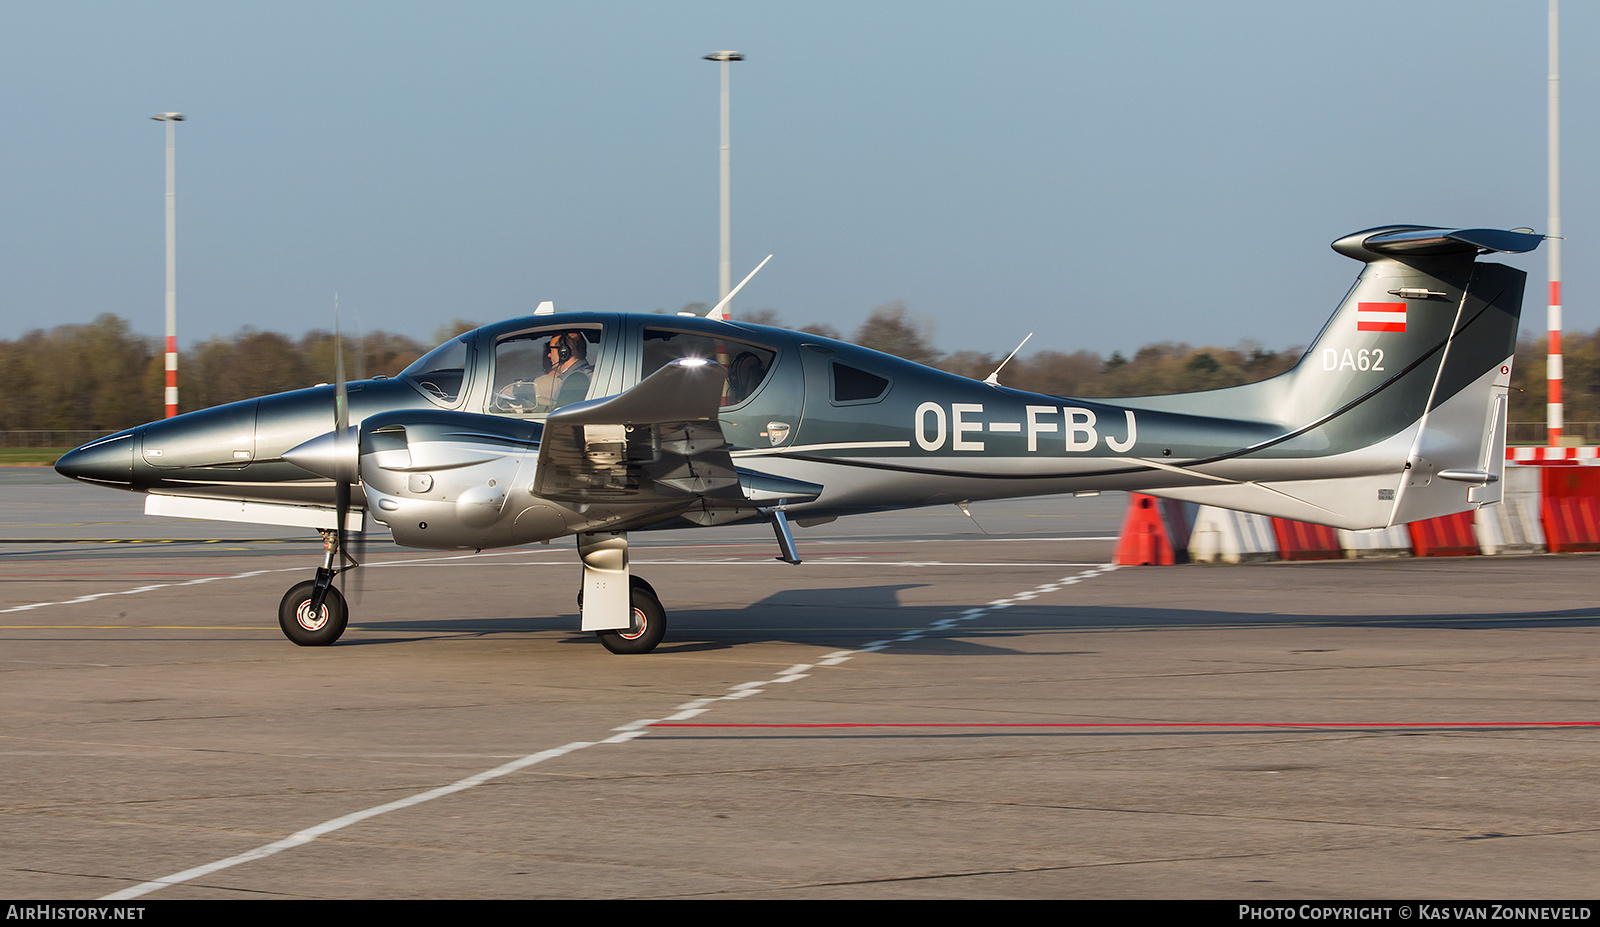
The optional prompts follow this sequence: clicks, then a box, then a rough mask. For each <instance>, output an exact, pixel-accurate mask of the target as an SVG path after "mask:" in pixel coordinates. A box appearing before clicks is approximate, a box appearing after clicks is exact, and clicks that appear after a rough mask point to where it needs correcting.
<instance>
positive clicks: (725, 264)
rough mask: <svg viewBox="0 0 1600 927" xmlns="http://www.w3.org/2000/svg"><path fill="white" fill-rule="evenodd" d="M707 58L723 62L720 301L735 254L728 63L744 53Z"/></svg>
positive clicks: (715, 54)
mask: <svg viewBox="0 0 1600 927" xmlns="http://www.w3.org/2000/svg"><path fill="white" fill-rule="evenodd" d="M705 60H707V61H720V62H722V256H721V260H720V261H719V262H718V264H717V299H718V300H719V301H720V300H721V299H722V298H723V297H725V296H727V295H728V291H729V290H731V289H733V256H732V246H731V245H730V244H729V238H730V237H731V232H730V229H731V227H732V224H733V222H732V219H731V215H732V209H731V207H730V206H729V199H730V194H729V189H730V187H731V184H730V182H729V179H728V172H729V171H728V165H729V156H728V152H729V146H728V63H729V62H732V61H743V60H744V55H742V54H740V53H738V52H736V51H719V52H712V53H711V54H709V55H706V56H705ZM724 315H726V310H724Z"/></svg>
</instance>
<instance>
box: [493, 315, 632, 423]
mask: <svg viewBox="0 0 1600 927" xmlns="http://www.w3.org/2000/svg"><path fill="white" fill-rule="evenodd" d="M604 334H605V332H604V330H603V329H602V327H601V326H598V325H576V326H574V325H567V326H560V327H552V328H541V329H536V330H533V331H524V332H514V333H512V334H508V335H503V336H501V337H500V339H499V340H497V341H496V342H495V346H494V395H493V396H492V397H491V398H490V400H489V411H490V412H492V413H495V414H497V415H527V416H531V417H533V418H535V419H543V418H544V417H545V416H547V415H549V414H550V413H551V412H553V411H555V410H556V409H559V408H561V407H562V406H565V405H569V404H571V403H574V402H578V401H580V400H583V399H587V398H589V397H590V395H591V393H592V392H593V390H594V387H595V379H596V378H595V375H594V374H595V369H594V361H596V360H598V359H599V358H600V349H601V345H602V339H603V336H604Z"/></svg>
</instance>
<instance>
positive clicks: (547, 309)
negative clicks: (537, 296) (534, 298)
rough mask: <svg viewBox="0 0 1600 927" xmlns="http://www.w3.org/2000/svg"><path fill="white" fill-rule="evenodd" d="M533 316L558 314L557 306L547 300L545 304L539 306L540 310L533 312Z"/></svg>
mask: <svg viewBox="0 0 1600 927" xmlns="http://www.w3.org/2000/svg"><path fill="white" fill-rule="evenodd" d="M533 314H534V315H555V314H556V304H555V303H553V302H551V301H550V300H548V299H547V300H545V301H544V302H542V303H540V304H539V308H537V309H535V310H533Z"/></svg>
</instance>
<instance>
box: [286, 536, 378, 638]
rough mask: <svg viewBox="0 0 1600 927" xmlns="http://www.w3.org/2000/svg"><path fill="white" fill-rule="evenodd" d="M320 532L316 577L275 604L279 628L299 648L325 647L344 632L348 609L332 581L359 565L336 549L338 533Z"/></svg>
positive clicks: (292, 587) (293, 588) (297, 586)
mask: <svg viewBox="0 0 1600 927" xmlns="http://www.w3.org/2000/svg"><path fill="white" fill-rule="evenodd" d="M320 530H321V532H322V566H320V567H318V568H317V578H316V579H314V580H307V581H306V582H303V583H296V584H294V585H293V586H291V587H290V588H289V591H288V592H286V593H284V596H283V601H281V602H279V603H278V627H280V628H282V629H283V634H284V636H285V637H287V638H289V640H292V641H294V642H295V643H296V644H299V645H300V646H302V647H326V646H328V645H329V644H331V643H333V642H334V641H336V640H338V639H339V636H340V635H341V634H343V633H344V629H345V625H346V623H348V621H349V620H350V608H349V606H348V605H346V604H345V600H344V594H343V593H341V592H340V591H339V589H338V587H336V586H334V585H333V578H334V577H335V576H338V575H339V574H340V573H343V572H344V571H345V570H349V569H353V568H355V567H358V566H360V565H361V564H359V563H357V562H356V561H355V559H354V558H353V557H351V556H350V555H349V554H348V553H346V552H345V551H343V550H341V549H340V548H339V538H338V532H336V531H334V530H332V529H330V528H323V529H320ZM335 563H338V564H339V565H338V566H335V565H334V564H335Z"/></svg>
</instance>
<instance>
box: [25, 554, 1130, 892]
mask: <svg viewBox="0 0 1600 927" xmlns="http://www.w3.org/2000/svg"><path fill="white" fill-rule="evenodd" d="M1115 569H1116V566H1115V565H1114V564H1096V565H1094V566H1091V567H1090V568H1089V569H1086V570H1083V571H1082V572H1080V573H1076V574H1073V575H1071V576H1064V577H1062V578H1061V579H1058V580H1055V581H1053V582H1048V583H1043V584H1041V585H1038V586H1035V587H1033V588H1032V589H1025V590H1022V591H1020V592H1016V593H1013V594H1012V595H1011V596H1008V597H1007V598H1003V599H996V600H994V601H993V602H990V603H988V604H987V605H980V606H978V607H976V608H969V609H967V610H966V611H964V612H962V613H961V614H960V615H957V616H956V617H954V618H940V619H939V620H937V621H934V622H931V623H930V624H929V625H928V626H927V627H925V628H912V629H909V630H906V631H903V632H901V633H900V634H899V635H897V636H895V637H891V638H885V639H883V640H881V641H873V642H872V643H870V644H865V645H863V646H862V647H860V648H859V649H857V650H835V651H833V652H832V653H827V654H823V655H822V656H821V657H820V658H818V659H817V662H815V663H797V664H795V665H794V666H791V667H789V668H787V669H785V670H783V671H781V672H779V673H777V674H776V675H775V676H773V678H771V679H761V680H754V681H751V682H741V683H739V684H738V685H735V686H731V687H729V692H728V694H727V695H719V696H712V697H708V698H697V699H694V700H692V701H689V702H685V703H684V704H682V705H679V706H677V708H675V709H674V714H670V715H667V716H666V717H664V718H640V719H638V720H635V721H629V722H628V723H626V724H620V725H618V726H616V727H614V728H612V729H611V730H612V731H613V733H612V735H611V736H610V737H607V738H605V739H603V740H597V741H586V740H578V741H573V742H572V743H569V744H564V745H562V746H560V747H553V748H551V749H549V750H541V751H539V752H538V753H530V754H528V755H527V756H524V757H521V758H519V759H515V760H512V761H511V762H509V763H504V764H502V765H500V766H496V767H494V768H493V769H488V770H484V771H483V772H481V773H477V774H476V775H472V776H468V777H466V778H465V779H458V780H456V781H455V782H452V783H450V784H449V785H443V786H440V787H438V788H436V789H429V790H428V791H426V792H418V793H417V794H415V795H411V796H409V797H407V798H402V799H399V800H397V801H392V802H388V803H386V804H382V805H377V806H375V807H372V808H367V809H365V810H363V811H353V812H351V813H350V814H346V815H343V816H342V817H337V818H334V819H332V820H331V821H324V822H322V823H321V824H317V825H315V826H313V827H308V828H306V829H305V830H302V831H298V832H296V833H293V834H290V835H289V836H287V837H285V838H283V839H282V840H277V841H274V842H272V843H268V844H266V845H264V846H259V847H256V848H255V849H253V850H249V851H247V852H244V853H240V854H239V855H237V856H230V857H228V858H227V859H219V860H217V861H216V862H212V863H206V864H205V865H202V866H195V867H194V868H192V869H185V870H183V871H182V872H177V873H173V874H172V875H169V876H166V877H165V878H161V879H154V880H152V881H149V882H142V883H140V884H138V885H134V886H132V887H130V888H125V889H123V890H122V891H119V892H113V893H112V894H110V895H106V896H105V897H103V898H101V899H100V900H101V901H126V900H128V899H131V898H140V897H142V896H144V895H148V894H150V893H151V892H155V891H159V890H161V889H163V888H168V887H170V886H173V885H180V884H182V883H184V882H189V881H192V880H194V879H198V878H200V877H202V876H206V875H210V874H211V873H214V872H220V871H222V870H224V869H230V868H232V867H234V866H238V865H240V864H242V863H248V862H253V861H255V860H258V859H265V858H266V857H268V856H274V855H276V854H278V853H282V852H283V851H284V850H290V849H293V848H295V847H298V846H303V845H305V844H307V843H310V842H311V841H313V840H315V839H317V838H318V837H321V836H323V835H324V834H331V833H333V832H334V831H336V830H342V829H344V828H346V827H349V826H350V825H352V824H357V823H359V822H361V821H365V820H367V819H368V818H374V817H377V816H378V815H380V814H388V813H389V812H391V811H399V810H401V809H403V808H410V807H412V806H414V805H420V804H422V803H423V802H428V801H433V800H434V799H435V798H443V797H445V796H446V795H454V794H456V793H457V792H464V791H466V790H467V789H470V788H472V787H474V786H478V785H482V784H483V783H485V782H488V781H490V780H492V779H498V778H499V777H501V776H505V775H509V774H510V773H514V772H517V771H518V770H522V769H526V768H528V767H529V766H533V765H535V764H537V763H543V762H544V761H545V760H553V759H555V758H556V757H560V756H565V755H567V754H568V753H572V752H574V751H576V750H582V749H584V748H585V747H593V746H597V745H599V744H620V743H626V742H627V741H630V740H633V739H635V738H638V737H643V736H644V735H646V734H648V733H649V728H650V726H651V725H654V724H659V723H661V722H663V721H687V720H689V719H690V718H696V717H699V716H700V715H703V714H705V713H706V712H708V711H710V710H711V709H712V708H713V707H715V706H716V704H717V703H718V702H732V701H738V700H740V699H746V698H750V697H751V696H755V695H760V694H762V693H763V692H765V691H767V688H768V687H770V686H774V685H782V684H783V683H789V682H797V681H799V680H801V679H805V678H807V677H808V676H810V675H811V673H810V670H813V669H815V668H817V667H819V666H838V665H839V664H841V663H844V662H845V661H847V660H849V659H851V658H852V657H854V656H856V655H857V654H860V653H877V652H879V651H883V650H887V649H888V648H890V647H893V646H894V645H895V644H899V643H906V642H909V641H915V640H920V639H922V638H923V637H925V636H927V635H928V634H929V633H930V632H935V633H937V632H940V631H948V630H950V629H951V628H954V627H956V626H957V625H958V624H960V623H961V622H963V621H972V620H974V619H977V618H981V617H983V616H985V615H987V614H989V613H991V612H995V611H998V610H1000V609H1004V608H1010V607H1011V606H1012V605H1016V604H1017V603H1019V602H1026V601H1029V600H1031V599H1034V598H1037V597H1038V596H1041V595H1047V594H1049V593H1052V592H1058V591H1060V590H1061V589H1064V588H1066V587H1068V586H1072V585H1076V584H1077V583H1081V582H1084V581H1085V580H1089V579H1093V578H1095V577H1096V576H1101V575H1104V574H1106V573H1110V572H1111V571H1113V570H1115ZM268 572H281V571H275V570H258V571H255V572H253V573H241V574H237V575H238V576H254V575H258V574H259V573H268ZM210 578H211V579H229V578H236V577H210ZM204 581H205V580H197V581H196V582H204ZM162 585H174V586H181V585H188V583H166V584H162ZM147 588H161V586H155V587H147ZM135 591H143V590H127V592H130V593H131V592H135ZM116 594H118V593H102V595H116ZM94 598H99V596H85V597H84V598H83V599H81V600H74V601H88V600H90V599H94ZM45 604H50V603H45ZM57 604H61V603H57Z"/></svg>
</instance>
